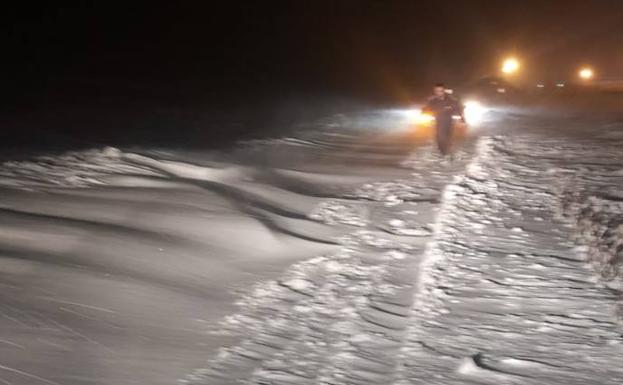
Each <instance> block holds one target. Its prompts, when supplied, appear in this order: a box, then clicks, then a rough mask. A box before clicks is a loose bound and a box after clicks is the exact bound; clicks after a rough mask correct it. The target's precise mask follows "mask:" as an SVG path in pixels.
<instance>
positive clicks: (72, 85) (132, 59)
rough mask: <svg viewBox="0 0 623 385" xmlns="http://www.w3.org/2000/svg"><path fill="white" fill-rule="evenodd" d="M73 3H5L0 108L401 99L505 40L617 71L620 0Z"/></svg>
mask: <svg viewBox="0 0 623 385" xmlns="http://www.w3.org/2000/svg"><path fill="white" fill-rule="evenodd" d="M231 3H234V4H231ZM72 4H73V5H66V6H61V5H58V4H52V3H50V4H48V5H44V6H40V5H35V3H32V5H30V6H28V5H22V6H20V9H5V10H4V12H3V17H4V18H5V20H4V23H3V25H5V26H6V27H5V28H8V31H7V32H8V33H6V34H4V38H3V48H4V55H3V59H4V65H5V69H4V70H3V79H2V82H3V92H2V95H3V98H2V104H3V106H2V109H3V112H4V114H5V115H6V114H16V113H23V112H25V111H29V110H30V109H41V108H44V107H45V106H49V105H56V106H59V105H60V106H62V105H71V104H75V103H85V101H89V100H90V101H93V102H94V103H101V102H102V101H110V100H115V101H116V104H111V105H114V107H112V108H120V109H122V108H123V105H124V101H129V100H134V101H135V100H153V101H158V103H160V104H161V105H165V104H167V103H171V104H175V103H178V104H184V103H186V104H188V103H191V104H192V103H196V102H197V101H202V102H205V103H208V104H214V105H218V104H219V103H220V104H227V103H238V102H239V103H252V102H253V100H254V99H258V98H266V97H269V98H270V97H279V96H280V95H281V96H283V95H295V94H344V95H347V96H350V97H361V98H374V99H377V100H389V101H405V100H407V99H408V98H409V96H410V95H412V94H413V92H414V90H415V89H422V88H424V87H428V85H429V84H430V83H431V82H434V81H438V80H442V81H446V82H450V83H457V82H463V81H467V80H469V79H474V78H476V77H479V76H482V75H487V74H490V73H492V72H495V71H496V68H497V66H498V63H499V60H500V58H501V57H502V56H503V55H505V54H507V53H509V52H517V54H518V55H519V56H520V57H521V58H522V60H523V61H524V67H525V68H526V71H525V73H526V76H527V75H531V76H534V77H543V76H549V77H557V78H565V77H568V76H570V75H571V74H572V73H573V71H574V70H575V68H576V67H577V65H579V64H581V63H591V64H593V65H594V66H595V67H596V68H597V69H598V70H599V73H600V74H603V75H607V76H620V77H623V50H622V47H623V44H622V43H623V23H622V22H621V20H623V1H620V0H585V1H572V0H567V1H553V0H551V1H497V0H491V1H484V0H482V1H478V0H474V1H461V0H452V1H426V2H418V1H339V0H335V1H320V0H319V1H302V0H301V1H297V0H292V1H283V2H282V1H278V2H273V1H248V2H245V1H241V2H223V4H227V5H219V4H218V3H217V2H208V1H197V2H191V1H168V2H161V3H158V2H155V1H152V2H131V1H126V2H120V3H116V2H102V1H91V2H80V3H72ZM76 4H78V5H76ZM42 106H43V107H42Z"/></svg>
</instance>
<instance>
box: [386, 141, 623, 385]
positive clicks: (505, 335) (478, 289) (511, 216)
mask: <svg viewBox="0 0 623 385" xmlns="http://www.w3.org/2000/svg"><path fill="white" fill-rule="evenodd" d="M560 145H561V143H560V141H556V140H551V141H547V140H545V141H543V140H542V139H541V140H540V141H538V142H537V141H536V140H535V138H534V137H523V138H506V139H488V140H483V141H482V143H481V151H479V155H478V157H477V158H476V160H475V161H474V162H473V163H472V164H471V165H470V166H469V167H468V169H467V173H466V175H464V176H461V177H459V178H458V179H457V180H456V182H455V183H454V184H453V185H452V186H451V187H450V188H449V190H448V194H447V196H446V197H447V199H446V200H445V202H444V209H443V210H442V212H441V213H440V215H439V218H438V219H439V223H438V225H437V231H436V233H435V239H434V242H433V244H432V246H431V248H430V249H429V251H428V253H427V262H426V263H425V266H424V270H423V276H424V277H425V280H424V281H423V285H422V287H421V289H420V290H419V291H418V293H417V296H416V297H417V299H416V301H415V306H414V311H413V314H414V316H413V317H412V322H413V324H412V326H411V328H410V330H409V336H408V342H407V343H406V344H405V345H404V346H403V348H402V351H401V361H402V362H403V363H404V366H403V368H402V370H401V371H400V376H399V377H400V380H399V381H398V383H400V384H420V383H421V384H444V385H445V384H468V383H474V384H544V383H547V384H587V383H599V384H618V383H621V381H623V369H622V368H621V367H620V366H619V365H618V364H616V363H615V362H618V361H619V360H620V359H621V358H623V345H622V343H623V340H622V338H621V330H620V329H617V326H616V317H615V314H614V313H613V310H614V305H615V303H616V300H617V294H616V293H614V292H612V291H611V290H605V289H604V287H603V286H600V285H598V284H596V282H595V280H594V279H592V277H591V275H590V272H589V271H587V270H585V269H584V263H583V262H584V261H583V256H582V255H581V253H578V250H577V249H576V248H574V245H573V243H572V242H571V235H572V233H573V227H572V226H570V225H572V224H570V223H567V222H564V221H558V220H557V219H556V217H557V212H556V210H557V207H558V205H559V204H560V197H559V196H558V195H557V194H556V186H557V185H558V184H559V183H561V182H563V181H564V177H565V175H564V174H562V175H561V174H560V173H557V172H552V173H548V172H542V171H543V170H548V169H552V170H553V169H554V168H555V167H557V166H560V164H568V161H567V160H565V159H564V158H566V157H567V156H568V154H569V153H568V152H567V149H564V148H562V149H561V148H558V149H557V150H554V149H555V148H556V146H560ZM585 161H586V159H585V158H584V159H582V160H581V162H585ZM559 178H563V181H561V180H560V179H559Z"/></svg>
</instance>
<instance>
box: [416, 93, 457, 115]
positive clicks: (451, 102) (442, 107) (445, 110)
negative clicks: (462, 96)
mask: <svg viewBox="0 0 623 385" xmlns="http://www.w3.org/2000/svg"><path fill="white" fill-rule="evenodd" d="M422 111H424V112H428V113H430V114H432V115H434V116H435V119H437V120H448V119H452V116H454V115H458V116H461V118H463V105H462V104H461V102H460V101H459V100H458V99H456V98H455V97H454V96H452V95H448V94H445V95H444V96H443V97H439V96H432V97H430V98H429V99H428V101H427V102H426V105H425V106H424V108H422Z"/></svg>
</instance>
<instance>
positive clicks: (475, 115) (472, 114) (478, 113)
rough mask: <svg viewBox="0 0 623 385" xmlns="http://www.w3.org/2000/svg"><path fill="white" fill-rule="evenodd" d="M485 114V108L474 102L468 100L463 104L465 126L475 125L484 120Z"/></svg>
mask: <svg viewBox="0 0 623 385" xmlns="http://www.w3.org/2000/svg"><path fill="white" fill-rule="evenodd" d="M486 113H487V108H485V107H484V106H483V105H482V104H480V103H479V102H477V101H475V100H469V101H466V102H465V110H464V114H465V121H466V122H467V124H470V125H475V124H478V123H480V122H482V120H483V119H484V116H485V114H486Z"/></svg>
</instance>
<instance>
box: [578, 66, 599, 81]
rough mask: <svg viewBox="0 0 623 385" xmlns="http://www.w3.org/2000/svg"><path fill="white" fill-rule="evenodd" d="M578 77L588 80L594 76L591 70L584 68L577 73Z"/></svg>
mask: <svg viewBox="0 0 623 385" xmlns="http://www.w3.org/2000/svg"><path fill="white" fill-rule="evenodd" d="M578 76H579V77H580V79H583V80H590V79H592V78H593V76H595V74H594V73H593V70H592V69H590V68H588V67H585V68H582V69H580V70H579V71H578Z"/></svg>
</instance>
